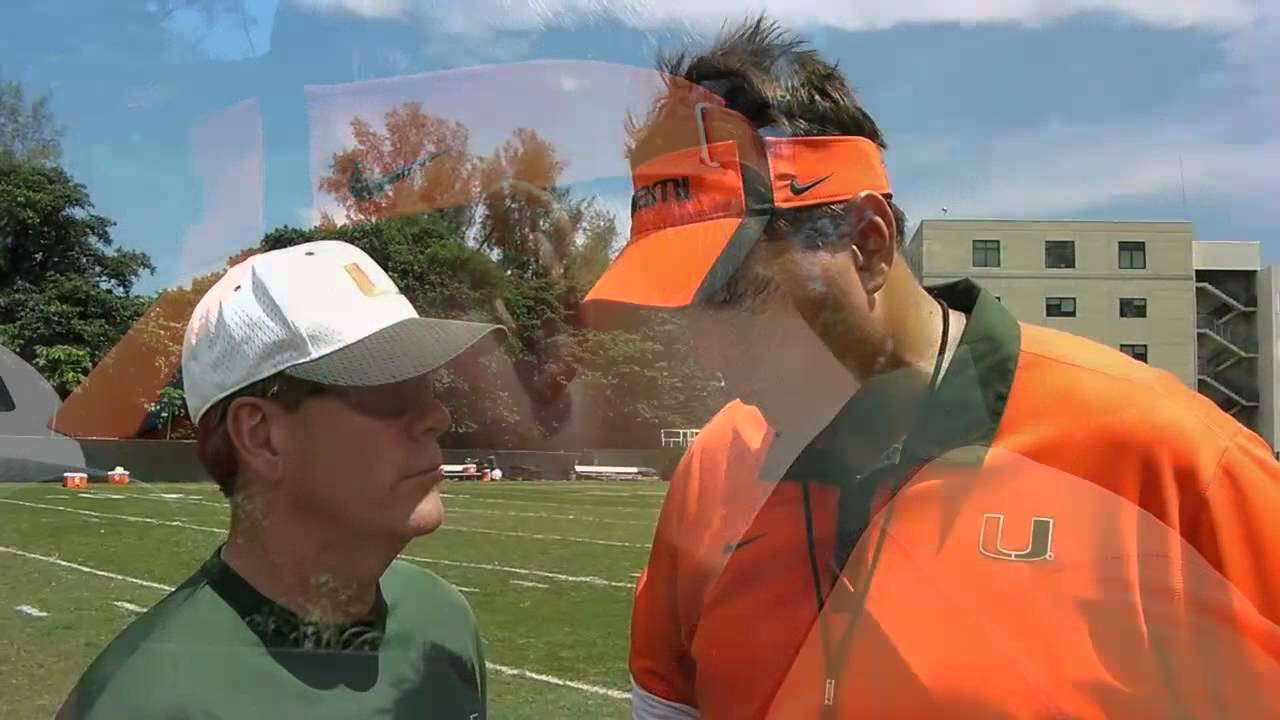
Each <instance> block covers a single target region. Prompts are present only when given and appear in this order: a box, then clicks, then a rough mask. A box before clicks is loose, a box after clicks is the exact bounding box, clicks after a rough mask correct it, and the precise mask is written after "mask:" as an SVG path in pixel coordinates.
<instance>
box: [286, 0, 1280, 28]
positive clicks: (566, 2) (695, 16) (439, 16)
mask: <svg viewBox="0 0 1280 720" xmlns="http://www.w3.org/2000/svg"><path fill="white" fill-rule="evenodd" d="M293 2H294V3H295V4H296V5H299V6H301V7H305V8H311V9H314V10H320V11H329V12H332V11H344V12H349V13H354V14H357V15H361V16H364V17H370V18H405V19H407V18H410V17H414V16H417V17H419V18H422V19H430V20H431V21H432V22H431V25H430V27H432V29H433V30H434V31H436V32H441V31H443V32H456V33H463V34H470V33H474V32H484V31H492V30H544V29H547V28H550V27H566V26H574V25H577V24H580V23H583V22H590V21H593V20H599V19H615V20H619V21H621V22H623V23H625V24H627V25H630V26H632V27H635V28H639V29H644V30H650V29H656V28H660V27H670V26H673V25H674V26H688V27H692V28H696V29H698V30H704V31H705V30H715V29H716V28H718V27H720V25H721V24H722V23H723V22H724V21H725V19H726V18H737V17H742V16H744V15H745V14H751V13H755V12H759V11H767V12H769V13H770V14H771V15H773V16H775V17H778V18H783V19H785V20H786V23H787V25H788V26H789V27H791V28H794V29H797V30H803V29H806V28H811V27H814V26H825V27H831V28H838V29H843V30H877V29H884V28H889V27H893V26H895V25H900V24H904V23H914V22H944V23H959V24H978V23H993V22H1015V23H1022V24H1025V25H1041V24H1044V23H1047V22H1052V21H1054V20H1059V19H1062V18H1066V17H1070V16H1073V15H1078V14H1080V13H1086V12H1109V13H1114V14H1117V15H1120V16H1123V17H1128V18H1132V19H1134V20H1136V21H1138V22H1142V23H1145V24H1148V25H1152V26H1155V27H1162V28H1171V27H1172V28H1183V27H1211V28H1236V27H1242V26H1245V25H1247V24H1249V23H1250V22H1252V21H1254V20H1255V19H1256V18H1257V17H1258V16H1259V14H1260V13H1261V12H1262V4H1263V3H1262V1H1261V0H1183V1H1181V2H1179V1H1173V0H922V1H920V2H914V3H901V2H896V1H895V0H868V1H866V2H856V3H832V2H828V1H827V0H752V1H751V2H747V3H743V2H741V0H701V2H693V3H691V2H684V1H683V0H467V1H466V2H446V3H441V2H432V1H429V0H293Z"/></svg>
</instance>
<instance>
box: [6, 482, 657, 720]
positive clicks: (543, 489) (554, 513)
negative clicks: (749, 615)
mask: <svg viewBox="0 0 1280 720" xmlns="http://www.w3.org/2000/svg"><path fill="white" fill-rule="evenodd" d="M665 488H666V484H665V483H662V482H625V483H623V482H537V483H534V482H497V483H483V484H482V483H475V482H454V483H449V484H448V485H446V486H445V489H444V493H445V507H446V508H447V519H446V521H445V525H444V526H443V527H442V528H441V529H440V530H438V531H437V532H435V533H433V534H432V535H430V536H427V537H424V538H420V539H418V540H416V541H414V542H413V543H411V544H410V545H409V546H408V547H407V548H405V551H404V554H403V556H402V557H403V559H404V560H407V561H408V562H412V563H415V564H418V565H421V566H423V567H427V568H430V569H431V570H433V571H434V572H436V573H437V574H439V575H440V576H442V577H444V578H445V579H447V580H449V581H450V582H452V583H453V584H454V585H455V586H457V587H458V588H459V589H461V590H462V591H463V593H464V595H465V596H466V597H467V599H468V600H469V601H470V603H471V606H472V608H474V610H475V612H476V615H477V617H478V619H479V622H480V629H481V632H482V634H483V636H484V642H485V654H486V660H487V661H488V664H489V709H490V714H489V716H490V717H491V718H513V719H529V720H532V719H534V718H538V719H540V720H543V719H546V718H625V717H629V709H628V704H627V700H626V698H627V696H628V688H629V683H628V677H627V669H626V648H627V632H628V619H629V613H630V607H631V593H632V588H633V587H634V584H635V581H636V577H637V576H638V573H639V571H640V569H641V567H642V566H643V564H644V561H645V558H646V557H647V554H648V546H649V542H650V540H651V537H652V532H653V524H654V521H655V519H656V517H657V512H658V508H659V505H660V504H661V502H662V496H663V493H664V491H665ZM226 524H227V508H226V503H225V501H224V500H223V498H222V496H221V495H220V494H219V493H218V492H217V489H216V488H215V487H214V486H213V485H211V484H210V485H197V484H185V483H184V484H143V483H137V482H135V483H132V484H130V485H127V486H111V485H100V484H94V485H92V486H91V487H90V488H89V489H88V490H68V489H64V488H62V487H60V486H57V485H53V484H45V485H0V638H4V640H5V641H4V642H0V666H2V667H5V668H6V669H7V672H5V673H4V676H3V677H2V678H0V697H3V698H4V700H5V702H4V708H5V713H4V715H5V717H6V718H12V719H13V720H20V719H25V718H48V717H50V716H51V715H52V713H53V712H54V711H55V710H56V708H57V706H58V705H59V704H60V703H61V701H62V699H63V698H64V697H65V695H66V693H67V691H68V690H69V689H70V687H71V685H72V684H73V683H74V682H75V679H76V678H77V677H78V675H79V673H80V672H81V671H82V670H83V668H84V667H85V666H86V665H87V664H88V663H89V662H90V661H91V660H92V659H93V657H94V656H95V655H96V654H97V652H98V651H99V650H100V649H101V648H102V647H103V646H104V645H105V644H106V643H107V642H108V641H109V640H110V639H111V637H112V636H113V635H114V634H115V633H116V632H118V631H119V630H120V629H121V628H123V627H124V626H125V625H126V624H127V623H128V622H129V621H130V620H131V619H132V618H133V617H136V615H137V613H139V612H141V611H142V610H143V609H145V608H147V607H149V606H150V605H152V604H153V603H155V602H156V601H157V600H159V599H160V598H161V597H163V595H164V594H165V593H166V592H167V591H168V590H169V589H170V588H172V587H173V586H175V585H177V584H179V583H181V582H182V581H183V580H185V579H186V578H187V577H188V576H189V575H190V574H191V572H192V571H193V570H195V569H196V568H197V567H198V566H199V565H200V563H202V562H203V561H204V560H205V559H206V558H207V557H208V556H209V554H210V553H211V552H212V551H213V549H214V548H215V547H216V546H217V544H218V543H219V542H220V541H221V539H222V538H223V536H224V533H225V530H226ZM192 652H199V650H198V649H196V648H193V649H192ZM157 682H163V678H157Z"/></svg>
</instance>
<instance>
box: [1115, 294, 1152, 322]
mask: <svg viewBox="0 0 1280 720" xmlns="http://www.w3.org/2000/svg"><path fill="white" fill-rule="evenodd" d="M1146 316H1147V299H1146V298H1120V317H1122V318H1144V317H1146Z"/></svg>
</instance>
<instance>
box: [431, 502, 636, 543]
mask: <svg viewBox="0 0 1280 720" xmlns="http://www.w3.org/2000/svg"><path fill="white" fill-rule="evenodd" d="M446 512H448V511H446ZM440 530H443V531H446V532H447V531H449V530H455V531H462V532H473V533H483V534H485V535H506V536H507V537H519V538H529V539H531V540H559V541H561V542H579V543H588V544H590V545H607V546H609V547H629V548H640V549H641V550H648V549H649V546H648V545H645V544H643V543H631V542H623V541H621V540H599V539H597V538H584V537H574V536H572V535H543V534H541V533H526V532H518V531H516V530H491V529H489V528H473V527H458V526H457V525H448V524H445V525H441V526H440Z"/></svg>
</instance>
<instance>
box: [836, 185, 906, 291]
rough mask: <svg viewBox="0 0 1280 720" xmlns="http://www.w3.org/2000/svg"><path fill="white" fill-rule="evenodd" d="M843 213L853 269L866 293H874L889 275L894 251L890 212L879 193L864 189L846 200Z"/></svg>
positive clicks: (895, 233)
mask: <svg viewBox="0 0 1280 720" xmlns="http://www.w3.org/2000/svg"><path fill="white" fill-rule="evenodd" d="M847 212H848V213H849V225H848V227H849V238H848V242H849V246H850V248H851V250H852V251H853V252H852V255H853V261H854V265H855V267H854V269H855V270H856V271H857V273H858V277H859V278H860V279H861V280H862V286H863V287H864V288H866V291H867V293H868V294H875V293H877V292H879V291H880V288H882V287H884V284H885V281H886V280H887V279H888V278H889V270H890V269H891V268H893V263H894V259H895V254H896V252H897V249H896V248H895V247H894V244H895V242H896V240H895V238H897V237H898V228H897V226H896V223H895V222H894V220H893V211H892V210H890V209H889V202H888V201H887V200H885V199H884V197H883V196H881V195H880V194H878V193H874V192H870V191H867V192H864V193H862V194H861V195H859V196H858V197H856V198H854V199H852V200H850V201H849V202H848V204H847Z"/></svg>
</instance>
